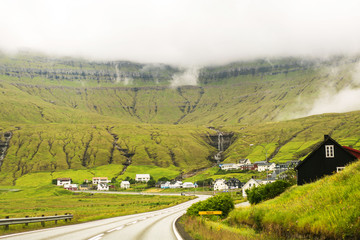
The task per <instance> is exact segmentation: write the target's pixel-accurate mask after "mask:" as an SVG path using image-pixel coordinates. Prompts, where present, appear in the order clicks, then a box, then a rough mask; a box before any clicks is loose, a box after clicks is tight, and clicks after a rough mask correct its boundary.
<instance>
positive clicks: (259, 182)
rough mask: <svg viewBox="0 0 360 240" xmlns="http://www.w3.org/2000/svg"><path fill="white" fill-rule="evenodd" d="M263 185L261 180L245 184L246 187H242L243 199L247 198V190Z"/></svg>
mask: <svg viewBox="0 0 360 240" xmlns="http://www.w3.org/2000/svg"><path fill="white" fill-rule="evenodd" d="M261 184H263V182H262V181H261V180H255V179H253V178H251V179H250V180H249V181H248V182H247V183H245V185H244V186H243V187H242V195H243V197H246V196H247V195H246V190H247V189H251V188H253V187H257V186H259V185H261Z"/></svg>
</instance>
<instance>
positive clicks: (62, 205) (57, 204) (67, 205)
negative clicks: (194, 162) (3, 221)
mask: <svg viewBox="0 0 360 240" xmlns="http://www.w3.org/2000/svg"><path fill="white" fill-rule="evenodd" d="M10 189H11V188H9V187H6V188H1V190H0V204H1V206H2V207H1V209H0V218H5V216H9V217H10V218H17V217H25V216H29V217H36V216H41V215H45V216H53V215H55V214H58V215H62V214H65V213H71V214H73V216H74V218H73V220H72V221H71V223H80V222H86V221H92V220H97V219H103V218H109V217H116V216H123V215H128V214H134V213H141V212H146V211H153V210H158V209H162V208H166V207H170V206H173V205H176V204H179V203H181V202H184V201H187V200H189V199H191V197H183V196H182V197H180V196H156V195H152V196H151V195H120V194H88V193H73V192H70V191H67V190H64V189H63V188H62V187H55V186H50V185H47V186H41V187H21V188H20V190H21V191H16V192H13V191H8V190H10ZM63 224H65V223H64V222H63V221H59V222H58V225H63ZM46 226H47V227H52V226H55V225H54V223H52V222H48V223H46ZM37 228H41V225H40V224H29V226H27V227H25V226H23V225H12V226H10V230H5V229H4V228H0V234H8V233H12V232H18V231H27V230H33V229H37Z"/></svg>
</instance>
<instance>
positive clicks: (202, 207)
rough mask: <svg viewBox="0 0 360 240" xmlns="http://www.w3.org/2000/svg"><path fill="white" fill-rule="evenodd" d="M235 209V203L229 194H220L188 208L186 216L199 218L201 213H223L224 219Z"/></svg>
mask: <svg viewBox="0 0 360 240" xmlns="http://www.w3.org/2000/svg"><path fill="white" fill-rule="evenodd" d="M233 209H234V201H233V199H232V198H231V197H230V196H229V195H228V194H219V195H216V196H214V197H211V198H209V199H206V200H204V201H200V202H197V203H195V204H193V205H192V206H191V207H189V208H188V210H187V212H186V214H187V215H189V216H199V211H222V215H221V216H222V217H223V218H224V217H227V215H228V214H229V212H230V211H231V210H233Z"/></svg>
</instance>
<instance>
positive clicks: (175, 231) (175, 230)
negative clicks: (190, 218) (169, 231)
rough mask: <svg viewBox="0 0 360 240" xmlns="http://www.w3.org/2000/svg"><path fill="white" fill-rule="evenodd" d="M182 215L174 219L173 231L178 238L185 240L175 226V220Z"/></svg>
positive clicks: (178, 239)
mask: <svg viewBox="0 0 360 240" xmlns="http://www.w3.org/2000/svg"><path fill="white" fill-rule="evenodd" d="M181 216H182V215H180V216H178V217H177V218H175V219H174V221H173V224H172V227H173V232H174V234H175V237H176V239H177V240H183V238H182V237H181V235H180V234H179V232H178V231H177V229H176V226H175V222H176V221H177V220H178V219H179V218H180V217H181Z"/></svg>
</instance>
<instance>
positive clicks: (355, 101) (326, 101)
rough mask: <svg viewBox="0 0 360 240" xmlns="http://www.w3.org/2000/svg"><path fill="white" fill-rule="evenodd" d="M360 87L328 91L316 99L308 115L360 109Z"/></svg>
mask: <svg viewBox="0 0 360 240" xmlns="http://www.w3.org/2000/svg"><path fill="white" fill-rule="evenodd" d="M359 96H360V88H356V89H352V88H350V87H346V88H344V89H342V90H340V91H339V92H337V93H331V92H326V93H322V94H320V96H319V98H318V99H317V100H315V102H314V104H313V107H312V109H311V110H310V111H309V112H308V114H307V115H308V116H310V115H316V114H322V113H344V112H350V111H356V110H360V98H359Z"/></svg>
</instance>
